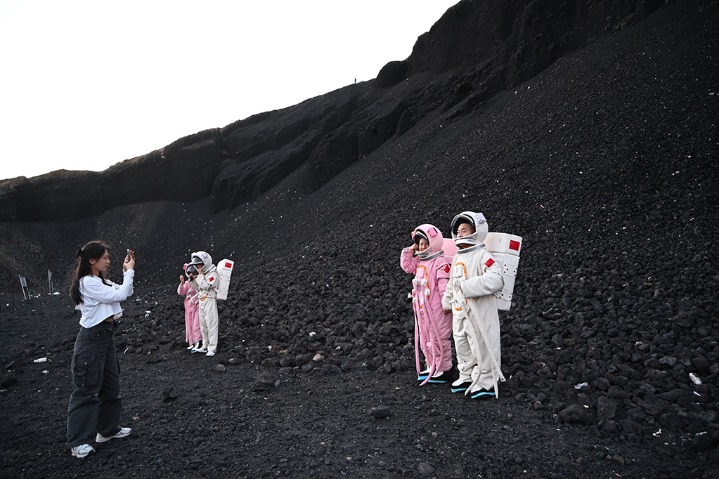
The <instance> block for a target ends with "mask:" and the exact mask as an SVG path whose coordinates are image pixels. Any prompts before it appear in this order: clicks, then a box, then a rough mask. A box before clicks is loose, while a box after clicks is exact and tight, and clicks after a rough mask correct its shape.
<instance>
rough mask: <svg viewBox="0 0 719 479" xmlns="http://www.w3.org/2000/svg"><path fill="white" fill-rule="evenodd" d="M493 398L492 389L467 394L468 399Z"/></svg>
mask: <svg viewBox="0 0 719 479" xmlns="http://www.w3.org/2000/svg"><path fill="white" fill-rule="evenodd" d="M494 396H495V394H494V388H491V389H478V390H476V391H472V392H470V393H469V397H471V398H472V399H490V398H493V397H494Z"/></svg>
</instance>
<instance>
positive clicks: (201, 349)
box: [190, 348, 207, 353]
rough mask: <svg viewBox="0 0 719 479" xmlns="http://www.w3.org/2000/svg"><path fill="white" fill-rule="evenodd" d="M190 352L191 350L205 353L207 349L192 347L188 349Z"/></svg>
mask: <svg viewBox="0 0 719 479" xmlns="http://www.w3.org/2000/svg"><path fill="white" fill-rule="evenodd" d="M190 352H193V353H206V352H207V349H205V348H192V349H191V350H190Z"/></svg>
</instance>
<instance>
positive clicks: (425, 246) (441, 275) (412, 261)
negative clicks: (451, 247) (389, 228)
mask: <svg viewBox="0 0 719 479" xmlns="http://www.w3.org/2000/svg"><path fill="white" fill-rule="evenodd" d="M412 239H413V243H412V246H409V247H407V248H403V249H402V253H401V254H400V266H401V267H402V269H403V270H404V271H405V272H407V273H409V274H413V275H414V280H412V286H413V288H412V309H413V310H414V318H415V328H414V331H415V332H414V342H415V367H416V369H417V381H418V382H419V383H420V385H424V384H427V383H431V384H447V383H449V382H450V379H451V378H450V375H451V371H452V343H451V338H452V314H451V312H445V311H444V310H443V309H442V297H443V296H444V291H445V288H446V287H447V282H448V281H449V273H450V270H451V266H450V264H451V261H452V259H451V258H448V257H447V256H445V252H444V250H443V243H444V238H443V236H442V232H441V231H440V230H439V229H438V228H437V227H435V226H433V225H430V224H423V225H420V226H418V227H417V228H415V229H414V231H412ZM420 350H421V351H422V355H423V356H424V360H425V363H426V368H425V369H422V370H420V357H419V356H420V354H419V351H420Z"/></svg>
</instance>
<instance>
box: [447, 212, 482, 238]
mask: <svg viewBox="0 0 719 479" xmlns="http://www.w3.org/2000/svg"><path fill="white" fill-rule="evenodd" d="M462 223H469V224H470V225H472V228H474V233H472V234H471V235H469V236H464V237H462V238H457V229H458V228H459V225H461V224H462ZM451 228H452V239H453V240H454V242H455V244H457V245H461V244H466V245H470V246H474V245H477V244H482V243H484V239H485V238H486V237H487V232H488V231H489V226H488V225H487V220H486V218H485V217H484V215H483V214H482V213H475V212H474V211H463V212H461V213H460V214H458V215H457V216H455V217H454V219H453V220H452V225H451Z"/></svg>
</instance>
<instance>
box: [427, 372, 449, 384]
mask: <svg viewBox="0 0 719 479" xmlns="http://www.w3.org/2000/svg"><path fill="white" fill-rule="evenodd" d="M450 376H451V374H450V372H449V371H443V372H442V373H440V374H437V375H434V376H432V377H431V378H430V379H429V381H427V383H429V384H447V383H448V382H449V380H450V379H452V378H451V377H450ZM425 377H426V376H425Z"/></svg>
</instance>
